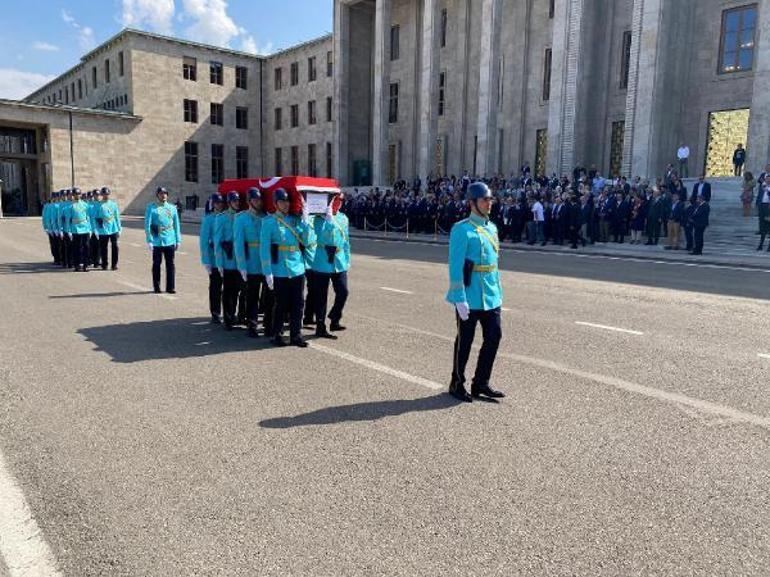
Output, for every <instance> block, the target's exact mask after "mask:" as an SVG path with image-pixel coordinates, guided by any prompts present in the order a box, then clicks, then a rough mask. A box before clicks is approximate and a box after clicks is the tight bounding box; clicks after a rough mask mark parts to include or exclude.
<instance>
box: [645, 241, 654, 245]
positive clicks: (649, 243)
mask: <svg viewBox="0 0 770 577" xmlns="http://www.w3.org/2000/svg"><path fill="white" fill-rule="evenodd" d="M652 244H653V243H652V241H651V240H648V241H647V242H645V243H644V246H652Z"/></svg>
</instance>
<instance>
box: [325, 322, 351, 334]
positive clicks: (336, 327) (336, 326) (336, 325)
mask: <svg viewBox="0 0 770 577" xmlns="http://www.w3.org/2000/svg"><path fill="white" fill-rule="evenodd" d="M346 328H347V327H344V326H342V325H341V324H340V323H339V321H336V322H334V321H332V324H330V325H329V330H330V331H334V332H337V331H344V330H345V329H346Z"/></svg>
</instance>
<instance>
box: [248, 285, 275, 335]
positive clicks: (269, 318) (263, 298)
mask: <svg viewBox="0 0 770 577" xmlns="http://www.w3.org/2000/svg"><path fill="white" fill-rule="evenodd" d="M244 292H245V293H246V321H247V322H248V324H249V327H251V328H254V329H256V328H257V324H258V322H259V310H260V308H262V310H263V311H264V314H263V316H262V329H263V331H264V333H265V335H266V336H272V335H273V309H274V308H275V302H274V301H275V299H274V296H273V291H271V290H270V289H269V288H267V283H265V277H264V275H261V274H250V275H249V276H248V281H247V282H246V290H245V291H244Z"/></svg>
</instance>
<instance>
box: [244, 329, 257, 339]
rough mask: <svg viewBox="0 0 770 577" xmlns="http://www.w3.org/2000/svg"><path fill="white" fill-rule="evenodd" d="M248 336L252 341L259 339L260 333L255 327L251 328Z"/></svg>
mask: <svg viewBox="0 0 770 577" xmlns="http://www.w3.org/2000/svg"><path fill="white" fill-rule="evenodd" d="M246 336H248V337H249V338H252V339H256V338H259V331H258V330H257V329H256V328H255V327H249V330H248V331H247V332H246Z"/></svg>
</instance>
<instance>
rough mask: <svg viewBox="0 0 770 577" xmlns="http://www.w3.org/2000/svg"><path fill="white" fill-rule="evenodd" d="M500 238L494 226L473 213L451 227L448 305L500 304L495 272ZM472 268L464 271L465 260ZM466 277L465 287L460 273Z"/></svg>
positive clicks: (489, 306) (485, 308)
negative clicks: (464, 303)
mask: <svg viewBox="0 0 770 577" xmlns="http://www.w3.org/2000/svg"><path fill="white" fill-rule="evenodd" d="M499 250H500V241H499V240H498V238H497V227H496V226H495V225H494V223H492V222H490V221H489V220H485V219H482V218H480V217H478V216H476V215H475V214H471V216H470V217H469V218H466V219H465V220H461V221H460V222H458V223H457V224H455V225H454V226H453V227H452V231H451V233H450V235H449V291H448V292H447V295H446V300H447V301H448V302H450V303H452V304H455V303H461V302H467V303H468V307H469V308H470V309H471V310H483V311H488V310H492V309H496V308H499V307H501V306H502V304H503V288H502V286H501V285H500V273H499V271H498V268H497V267H498V252H499ZM466 260H469V261H471V262H472V263H473V265H472V266H473V269H472V271H471V270H468V271H465V268H466V267H465V262H466ZM468 273H469V276H470V279H469V280H470V284H469V285H468V286H466V284H465V280H466V279H465V278H464V274H468Z"/></svg>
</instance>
